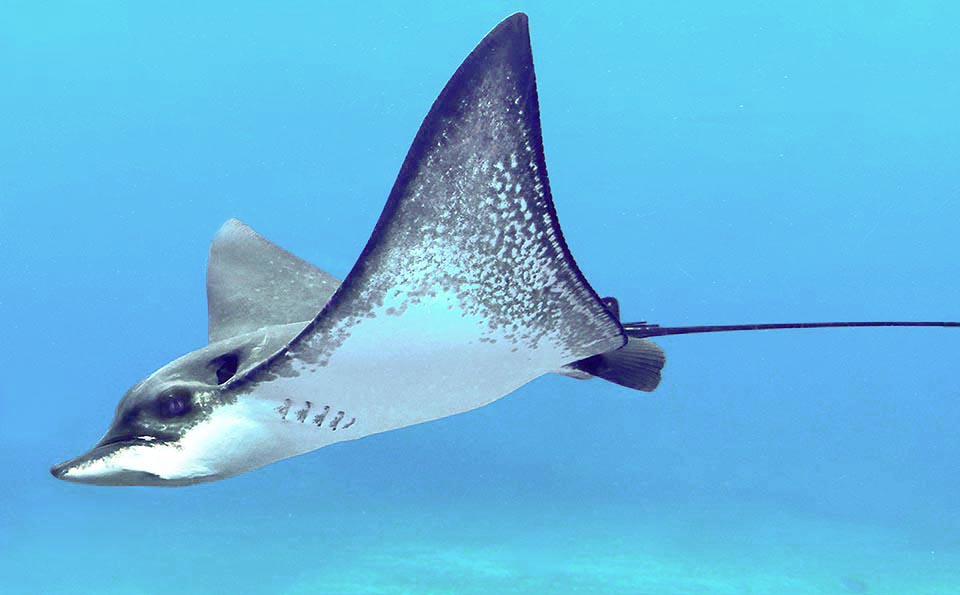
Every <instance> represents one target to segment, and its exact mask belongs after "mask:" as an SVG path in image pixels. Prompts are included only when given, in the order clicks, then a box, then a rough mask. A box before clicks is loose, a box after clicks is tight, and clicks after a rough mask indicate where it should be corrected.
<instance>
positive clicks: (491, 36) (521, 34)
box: [468, 12, 531, 60]
mask: <svg viewBox="0 0 960 595" xmlns="http://www.w3.org/2000/svg"><path fill="white" fill-rule="evenodd" d="M494 48H510V49H508V50H507V51H508V54H516V53H518V52H519V53H522V54H530V53H531V52H530V50H529V48H530V23H529V19H528V18H527V15H526V14H525V13H522V12H518V13H514V14H512V15H510V16H508V17H507V18H505V19H503V20H502V21H500V23H499V24H498V25H497V26H496V27H494V28H493V30H492V31H490V32H489V33H487V35H486V37H484V38H483V40H481V41H480V43H479V44H477V48H476V50H474V53H477V52H478V51H479V52H480V53H481V54H486V53H487V52H486V51H490V50H492V49H494ZM524 48H526V50H525V51H524ZM484 50H486V51H484ZM468 60H469V58H468Z"/></svg>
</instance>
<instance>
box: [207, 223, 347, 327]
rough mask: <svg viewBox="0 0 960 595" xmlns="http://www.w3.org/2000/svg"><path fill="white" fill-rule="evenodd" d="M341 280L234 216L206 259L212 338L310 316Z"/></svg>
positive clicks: (213, 244) (224, 225)
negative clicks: (280, 245) (290, 251)
mask: <svg viewBox="0 0 960 595" xmlns="http://www.w3.org/2000/svg"><path fill="white" fill-rule="evenodd" d="M339 285H340V281H339V280H338V279H336V278H335V277H333V276H332V275H329V274H327V273H325V272H324V271H321V270H320V269H318V268H317V267H315V266H313V265H311V264H309V263H308V262H306V261H304V260H302V259H300V258H298V257H297V256H294V255H293V254H291V253H289V252H287V251H286V250H284V249H283V248H281V247H279V246H277V245H276V244H274V243H272V242H270V241H269V240H267V239H266V238H264V237H263V236H261V235H260V234H258V233H257V232H255V231H253V230H252V229H250V227H248V226H247V225H245V224H244V223H242V222H240V221H238V220H237V219H230V220H228V221H227V222H226V223H224V224H223V226H222V227H221V228H220V230H219V231H218V232H217V234H216V236H214V238H213V242H211V244H210V256H209V259H208V261H207V310H208V323H209V328H208V335H209V340H210V342H211V343H213V342H216V341H220V340H223V339H229V338H231V337H235V336H238V335H242V334H244V333H248V332H251V331H255V330H258V329H261V328H263V327H267V326H273V325H280V324H288V323H292V322H301V321H303V322H306V321H309V320H312V319H313V318H314V317H315V316H316V315H317V313H318V312H319V311H320V310H321V309H322V308H323V306H324V304H326V303H327V301H328V300H329V299H330V296H332V295H333V293H334V292H335V291H336V289H337V287H338V286H339Z"/></svg>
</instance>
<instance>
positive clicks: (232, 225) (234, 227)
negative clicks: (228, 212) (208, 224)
mask: <svg viewBox="0 0 960 595" xmlns="http://www.w3.org/2000/svg"><path fill="white" fill-rule="evenodd" d="M236 231H245V232H252V231H253V230H252V229H250V226H249V225H247V224H246V223H244V222H243V221H240V220H239V219H237V218H236V217H230V218H229V219H227V220H226V221H224V222H223V225H221V226H220V229H218V230H217V233H216V234H214V237H217V236H222V235H224V234H227V233H232V232H236Z"/></svg>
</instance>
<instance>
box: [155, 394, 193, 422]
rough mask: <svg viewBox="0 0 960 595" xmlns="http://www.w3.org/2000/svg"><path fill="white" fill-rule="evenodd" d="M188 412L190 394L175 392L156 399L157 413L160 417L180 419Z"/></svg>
mask: <svg viewBox="0 0 960 595" xmlns="http://www.w3.org/2000/svg"><path fill="white" fill-rule="evenodd" d="M189 412H190V393H188V392H186V391H176V392H172V393H169V394H166V395H163V396H161V397H160V398H159V399H157V413H158V414H159V415H160V417H168V418H169V417H180V416H182V415H186V414H187V413H189Z"/></svg>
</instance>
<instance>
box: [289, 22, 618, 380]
mask: <svg viewBox="0 0 960 595" xmlns="http://www.w3.org/2000/svg"><path fill="white" fill-rule="evenodd" d="M431 308H433V309H431ZM409 311H416V312H417V313H415V314H414V315H412V316H410V317H409V318H410V319H411V320H416V321H417V322H416V324H419V325H423V324H424V321H427V322H428V323H429V321H431V320H436V321H438V322H437V324H440V323H439V320H440V318H441V317H440V314H439V313H440V312H446V311H454V312H457V313H459V316H460V317H462V318H463V319H469V320H471V321H474V322H475V324H473V323H471V324H472V326H469V325H468V327H465V328H467V330H466V331H464V330H463V329H460V330H457V331H455V332H457V333H460V335H459V339H458V338H456V337H455V338H452V339H450V341H451V344H453V342H454V341H455V340H461V339H462V342H463V343H468V342H469V343H473V342H475V341H479V342H490V343H496V342H506V343H507V344H510V345H512V346H513V351H525V352H528V353H529V352H530V351H531V350H537V349H540V348H544V347H549V348H550V349H551V350H552V352H555V353H558V354H560V355H558V356H557V358H559V359H564V360H565V361H573V360H577V359H581V358H584V357H588V356H590V355H593V354H596V353H601V352H604V351H609V350H611V349H616V348H618V347H620V346H621V345H623V343H624V342H625V336H624V335H623V331H622V329H621V327H620V325H619V322H618V321H617V320H616V319H615V318H614V317H613V316H612V315H611V314H610V313H609V312H608V311H607V309H606V308H605V307H604V306H603V304H602V303H601V302H600V300H599V298H598V297H597V295H596V293H595V292H594V291H593V289H592V288H591V287H590V286H589V284H588V283H587V281H586V280H585V279H584V277H583V275H582V274H581V272H580V270H579V269H578V268H577V265H576V263H575V262H574V260H573V258H572V257H571V255H570V252H569V250H568V249H567V246H566V243H565V242H564V239H563V235H562V234H561V231H560V226H559V224H558V221H557V215H556V212H555V210H554V206H553V202H552V199H551V195H550V187H549V184H548V180H547V171H546V164H545V161H544V155H543V145H542V139H541V132H540V115H539V106H538V102H537V90H536V81H535V77H534V70H533V60H532V54H531V48H530V38H529V32H528V29H527V19H526V16H525V15H523V14H517V15H514V16H512V17H510V18H508V19H506V20H505V21H503V22H502V23H501V24H500V25H498V26H497V27H496V28H495V29H494V30H493V31H492V32H491V33H489V34H488V35H487V36H486V37H485V38H484V39H483V41H481V43H480V44H479V45H478V46H477V48H476V49H475V50H474V51H473V52H472V53H471V54H470V55H469V56H468V57H467V58H466V60H465V61H464V62H463V64H462V65H461V66H460V68H459V69H458V70H457V72H456V74H454V76H453V77H452V78H451V79H450V81H449V82H448V83H447V85H446V87H445V88H444V89H443V91H442V92H441V94H440V96H439V98H438V99H437V100H436V102H435V103H434V104H433V107H432V108H431V110H430V112H429V114H428V115H427V117H426V119H425V120H424V122H423V124H422V125H421V127H420V130H419V132H418V133H417V136H416V139H415V140H414V142H413V145H412V146H411V148H410V151H409V153H408V154H407V157H406V159H405V161H404V163H403V165H402V167H401V169H400V173H399V176H398V177H397V181H396V183H395V184H394V187H393V190H392V191H391V193H390V196H389V198H388V200H387V204H386V206H385V208H384V210H383V213H382V214H381V216H380V219H379V221H378V222H377V225H376V228H375V229H374V231H373V234H372V236H371V238H370V240H369V242H368V243H367V245H366V247H365V249H364V250H363V252H362V254H361V256H360V258H359V259H358V261H357V263H356V265H355V266H354V268H353V270H352V271H351V272H350V274H349V275H348V276H347V278H346V280H345V281H344V283H343V285H342V286H341V287H340V288H339V290H338V291H337V293H336V294H335V295H334V296H333V298H332V299H331V300H330V302H329V303H328V304H327V307H326V308H325V309H324V311H323V312H322V313H321V314H320V315H319V316H318V317H317V319H316V320H314V322H313V323H312V324H311V325H310V326H309V327H308V328H307V329H305V331H304V332H303V333H302V334H301V336H300V337H299V338H298V339H296V340H294V341H293V342H292V343H291V345H290V346H289V349H288V350H287V352H286V353H285V354H283V356H285V357H284V358H285V359H287V360H289V359H299V360H302V361H306V362H311V363H319V364H320V365H324V364H325V363H326V361H327V360H328V359H329V358H330V357H331V355H332V354H333V353H334V352H335V351H336V350H337V349H338V347H339V346H340V345H341V344H342V343H344V342H345V341H352V340H354V339H356V338H354V339H351V336H352V335H353V334H354V333H355V331H356V330H357V325H358V324H359V323H360V322H363V321H364V320H365V319H369V318H377V317H380V316H399V317H404V316H407V312H409ZM370 324H373V325H376V324H377V322H375V321H374V322H371V323H370ZM369 326H370V325H364V327H369ZM391 328H394V329H396V328H399V327H397V326H396V325H394V326H393V327H391ZM368 330H369V328H364V331H368ZM452 333H454V331H451V334H452ZM408 334H409V335H410V336H401V337H397V336H393V337H391V340H393V341H405V340H410V341H415V340H416V337H415V335H416V334H417V328H416V326H414V325H413V324H412V323H411V327H410V328H409V333H408ZM471 334H472V335H473V336H470V335H471ZM368 336H369V337H370V338H371V340H372V338H373V337H375V336H376V333H368ZM357 340H359V339H357ZM501 344H502V343H501ZM284 358H281V359H284ZM558 363H564V362H558Z"/></svg>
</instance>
